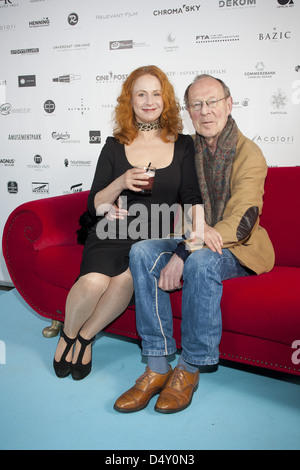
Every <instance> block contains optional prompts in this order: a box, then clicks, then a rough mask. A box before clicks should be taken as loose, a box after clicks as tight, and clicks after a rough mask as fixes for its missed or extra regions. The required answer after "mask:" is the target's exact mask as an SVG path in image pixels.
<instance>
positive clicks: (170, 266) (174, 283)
mask: <svg viewBox="0 0 300 470" xmlns="http://www.w3.org/2000/svg"><path fill="white" fill-rule="evenodd" d="M185 102H186V106H187V109H188V111H189V115H190V117H191V119H192V122H193V125H194V128H195V130H196V136H195V151H196V155H195V162H196V171H197V175H198V180H199V187H200V191H201V196H202V198H203V203H204V212H205V223H204V243H205V245H204V247H203V248H202V249H198V250H197V249H196V250H195V249H193V248H195V245H194V246H193V244H194V241H192V242H191V243H189V242H187V241H181V243H179V245H178V241H177V240H174V239H167V240H147V241H142V242H140V243H137V244H135V245H134V246H133V248H132V251H131V254H130V258H131V262H130V268H131V271H132V275H133V278H134V285H135V298H136V315H137V329H138V332H139V334H140V336H141V338H142V353H143V354H144V355H145V356H147V368H146V372H145V373H144V374H143V375H142V376H141V377H140V378H139V379H138V380H137V381H136V384H135V386H134V387H132V388H131V389H130V390H128V391H127V392H125V393H124V394H123V395H122V396H121V397H120V398H119V399H118V400H117V402H116V403H115V406H114V408H115V409H116V410H117V411H120V412H133V411H138V410H140V409H143V408H144V407H145V406H147V404H148V403H149V401H150V399H151V398H152V396H153V395H155V394H158V393H159V394H160V395H159V397H158V400H157V402H156V405H155V410H156V411H158V412H161V413H174V412H177V411H181V410H183V409H185V408H186V407H187V406H189V404H190V403H191V400H192V397H193V393H194V391H195V390H196V388H197V386H198V381H199V371H200V372H202V371H208V370H215V369H217V366H218V362H219V344H220V340H221V333H222V318H221V309H220V302H221V297H222V281H224V280H225V279H231V278H233V277H240V276H248V275H255V274H260V273H262V272H267V271H269V270H271V269H272V267H273V265H274V258H275V256H274V251H273V247H272V244H271V241H270V239H269V237H268V235H267V233H266V231H265V230H264V229H263V228H262V227H260V226H259V216H260V214H261V211H262V205H263V201H262V200H263V193H264V181H265V177H266V174H267V165H266V161H265V159H264V157H263V155H262V153H261V151H260V149H259V148H258V147H257V145H256V144H254V143H253V142H252V141H251V140H249V139H247V138H246V137H245V136H243V135H242V133H241V132H240V131H239V129H238V128H237V125H236V123H235V121H234V120H233V118H232V116H231V111H232V98H231V96H230V90H229V88H228V87H227V86H226V85H225V84H224V83H223V82H222V81H221V80H219V79H216V78H213V77H211V76H208V75H201V76H199V77H197V78H196V79H195V80H194V82H193V83H192V84H191V85H190V86H189V87H188V89H187V91H186V93H185ZM182 280H183V285H182V324H181V340H182V352H181V356H180V358H179V360H178V365H177V366H176V367H175V369H174V370H173V371H172V370H171V368H170V366H169V363H168V360H167V356H168V355H170V354H174V353H175V351H176V345H175V341H174V339H173V337H172V334H173V329H172V325H173V318H172V311H171V305H170V300H169V294H168V293H169V292H170V291H173V290H175V289H178V288H180V287H181V282H182Z"/></svg>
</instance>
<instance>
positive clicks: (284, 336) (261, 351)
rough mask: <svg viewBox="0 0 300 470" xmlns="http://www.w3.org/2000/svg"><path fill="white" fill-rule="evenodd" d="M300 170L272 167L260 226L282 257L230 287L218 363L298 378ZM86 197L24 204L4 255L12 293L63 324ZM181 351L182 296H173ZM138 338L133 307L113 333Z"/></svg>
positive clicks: (8, 230)
mask: <svg viewBox="0 0 300 470" xmlns="http://www.w3.org/2000/svg"><path fill="white" fill-rule="evenodd" d="M299 182H300V167H288V168H270V169H269V171H268V175H267V179H266V186H265V196H264V209H263V215H262V217H261V225H262V226H263V227H265V228H266V229H267V231H268V233H269V235H270V238H271V240H272V242H273V245H274V248H275V253H276V263H275V264H276V265H275V267H274V269H273V270H272V271H271V272H269V273H266V274H262V275H260V276H250V277H246V278H239V279H231V280H229V281H225V282H224V283H223V285H224V294H223V299H222V315H223V335H222V341H221V345H220V358H221V359H227V360H230V361H235V362H239V363H244V364H251V365H255V366H259V367H263V368H268V369H274V370H279V371H283V372H288V373H291V374H296V375H300V211H299V204H300V184H299ZM87 195H88V192H87V191H85V192H81V193H76V194H71V195H65V196H57V197H52V198H47V199H41V200H36V201H32V202H28V203H25V204H23V205H21V206H20V207H18V208H17V209H15V210H14V211H13V213H12V214H11V215H10V216H9V218H8V220H7V222H6V225H5V228H4V233H3V240H2V244H3V254H4V258H5V260H6V264H7V268H8V270H9V273H10V276H11V279H12V281H13V283H14V286H15V287H16V289H17V290H18V292H19V293H20V294H21V296H22V297H23V298H24V299H25V301H26V302H27V303H28V304H29V305H30V306H31V307H32V308H33V309H34V310H35V311H36V312H37V313H38V314H40V315H42V316H44V317H47V318H49V319H52V320H58V321H60V322H63V321H64V308H65V301H66V297H67V294H68V290H69V289H70V287H71V286H72V284H73V283H74V281H75V279H76V278H77V276H78V270H79V265H80V260H81V253H82V246H80V245H78V244H77V241H76V237H77V236H76V230H77V229H78V228H79V227H78V220H79V216H80V215H81V214H82V213H83V212H84V211H85V209H86V201H87ZM171 302H172V307H173V316H174V336H175V339H176V341H177V345H178V348H180V323H181V292H180V291H178V292H174V293H172V294H171ZM107 331H108V332H111V333H114V334H117V335H123V336H127V337H131V338H138V335H137V332H136V327H135V312H134V306H130V307H128V308H127V310H126V311H125V312H124V313H123V314H122V315H121V316H120V317H119V318H118V319H117V320H115V321H114V322H113V323H112V324H110V325H109V326H108V328H107Z"/></svg>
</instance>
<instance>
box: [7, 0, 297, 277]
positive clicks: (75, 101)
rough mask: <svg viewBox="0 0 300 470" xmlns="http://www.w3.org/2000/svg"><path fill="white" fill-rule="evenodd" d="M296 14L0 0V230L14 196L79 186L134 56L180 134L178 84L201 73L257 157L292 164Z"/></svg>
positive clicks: (243, 0) (172, 0)
mask: <svg viewBox="0 0 300 470" xmlns="http://www.w3.org/2000/svg"><path fill="white" fill-rule="evenodd" d="M299 13H300V7H299V0H199V2H198V3H196V1H194V0H192V1H191V2H189V3H183V2H182V1H180V0H148V1H141V0H126V1H124V0H110V1H107V0H105V1H104V0H0V61H1V62H0V63H1V69H0V136H1V147H0V200H1V208H0V230H1V233H2V230H3V226H4V224H5V221H6V219H7V217H8V215H9V214H10V213H11V212H12V210H13V209H14V208H15V207H17V206H18V205H20V204H22V203H23V202H27V201H29V200H34V199H38V198H44V197H51V196H56V195H60V194H68V193H72V192H76V191H84V190H88V189H89V188H90V185H91V181H92V178H93V174H94V170H95V165H96V163H97V159H98V156H99V153H100V150H101V148H102V146H103V144H104V143H105V140H106V137H107V136H108V135H111V133H112V124H111V117H112V110H113V108H114V106H115V102H116V97H117V96H118V94H119V92H120V88H121V84H122V82H123V80H124V79H125V78H126V76H127V74H129V73H130V72H131V71H132V70H133V69H135V68H136V67H140V66H141V65H147V64H155V65H157V66H159V67H161V68H162V69H163V70H164V71H165V72H166V73H167V75H168V76H169V78H170V80H171V82H172V83H173V85H174V87H175V90H176V94H177V96H178V98H179V99H180V101H181V104H182V115H183V118H184V123H185V132H186V133H192V132H193V129H192V126H191V123H190V121H189V118H188V116H187V112H186V111H185V109H184V105H183V94H184V91H185V89H186V87H187V85H188V84H189V83H190V82H191V81H192V80H193V79H194V77H195V76H196V75H197V74H199V73H203V72H204V73H210V74H212V75H215V76H217V77H219V78H222V79H223V80H224V81H225V82H226V83H227V84H228V85H229V87H230V89H231V92H232V96H233V100H234V109H233V117H234V118H235V119H236V121H237V124H238V126H239V128H240V129H241V131H242V132H243V133H244V134H246V135H247V136H248V137H249V138H251V139H253V140H254V141H255V142H257V143H258V144H259V145H260V147H261V148H262V150H263V152H264V154H265V157H266V159H267V162H268V165H269V166H295V165H299V161H300V154H299V145H300V143H299V117H300V113H299V109H300V108H299V103H300V56H299V44H300V40H299V39H300V37H299V36H300V33H299V30H300V28H299V18H300V15H299ZM279 190H280V188H279ZM0 282H1V283H2V284H6V283H8V284H9V283H10V279H9V275H8V273H7V270H6V267H5V264H4V260H3V256H2V253H1V268H0Z"/></svg>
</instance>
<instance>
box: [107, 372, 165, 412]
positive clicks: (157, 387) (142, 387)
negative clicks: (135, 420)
mask: <svg viewBox="0 0 300 470" xmlns="http://www.w3.org/2000/svg"><path fill="white" fill-rule="evenodd" d="M171 372H172V368H171V367H170V370H169V372H167V373H166V374H157V373H155V372H152V370H151V369H149V367H146V371H145V372H144V374H143V375H141V377H140V378H138V379H137V381H136V383H135V385H134V386H133V387H132V388H130V389H129V390H127V392H125V393H123V395H121V396H120V398H118V400H117V401H116V403H115V404H114V409H115V410H116V411H119V412H121V413H133V412H134V411H140V410H142V409H143V408H145V407H146V406H147V405H148V403H149V401H150V400H151V398H152V397H153V396H154V395H156V394H157V393H160V392H161V391H162V389H163V388H164V385H165V383H166V382H167V380H168V378H169V376H170V374H171Z"/></svg>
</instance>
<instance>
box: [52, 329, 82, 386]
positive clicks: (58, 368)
mask: <svg viewBox="0 0 300 470" xmlns="http://www.w3.org/2000/svg"><path fill="white" fill-rule="evenodd" d="M60 336H61V338H63V339H64V340H65V342H66V343H67V346H66V348H65V350H64V352H63V354H62V356H61V359H60V361H56V360H55V358H54V360H53V367H54V370H55V373H56V375H57V377H59V378H60V379H64V378H65V377H68V375H70V373H71V370H72V361H71V362H68V361H66V357H67V355H68V354H69V352H70V350H71V348H72V346H73V345H74V344H75V341H76V339H77V338H74V339H72V338H69V337H68V336H67V335H66V333H65V332H64V331H63V330H61V331H60Z"/></svg>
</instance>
